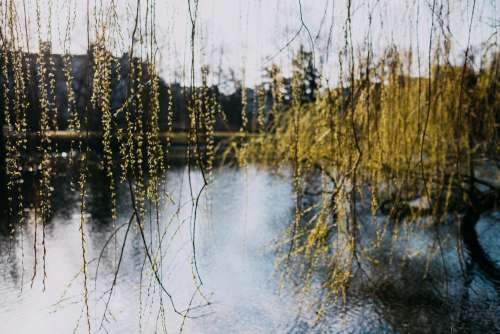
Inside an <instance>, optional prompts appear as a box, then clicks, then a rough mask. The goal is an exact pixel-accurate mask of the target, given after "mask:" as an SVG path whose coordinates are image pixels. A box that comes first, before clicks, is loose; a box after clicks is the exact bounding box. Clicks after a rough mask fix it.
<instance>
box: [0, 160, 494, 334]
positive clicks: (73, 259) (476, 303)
mask: <svg viewBox="0 0 500 334" xmlns="http://www.w3.org/2000/svg"><path fill="white" fill-rule="evenodd" d="M57 161H58V162H57V165H56V174H55V175H56V176H55V180H54V187H55V189H56V191H55V192H54V202H53V209H54V217H53V218H52V221H51V222H50V223H49V224H47V226H46V236H45V249H46V259H45V269H46V278H45V283H44V279H43V265H44V264H43V262H44V260H43V252H44V251H43V249H44V246H43V244H42V237H41V235H42V229H41V227H40V223H39V222H38V229H37V231H36V234H37V237H36V245H35V222H34V220H35V214H34V211H33V210H27V212H26V215H27V221H26V223H25V225H24V226H23V227H22V228H19V229H17V230H16V232H15V233H14V235H13V236H7V235H6V236H3V237H2V238H1V240H0V297H1V299H0V332H1V333H20V334H23V333H72V332H75V333H86V332H87V324H86V323H87V320H86V315H85V314H86V313H85V306H84V303H83V300H84V288H83V273H82V246H81V235H80V231H79V225H80V202H79V195H78V192H77V191H76V190H75V189H73V188H72V186H71V180H72V178H74V174H75V172H74V170H72V168H71V167H70V165H69V163H68V160H67V157H60V158H58V160H57ZM92 166H93V167H92V168H91V171H92V169H93V168H95V169H96V170H98V167H99V164H98V163H97V161H94V162H93V165H92ZM26 175H27V176H26V181H25V184H26V185H28V184H29V182H30V181H29V175H30V174H29V173H27V174H26ZM165 184H166V189H167V190H168V193H169V197H168V198H167V199H166V200H165V201H163V202H162V204H161V206H160V210H159V211H160V212H159V220H158V221H157V220H156V216H155V214H154V212H153V211H152V210H149V207H146V215H145V220H144V232H145V233H144V234H145V238H146V240H147V243H148V245H150V248H151V249H154V250H155V251H154V253H153V255H154V256H153V257H154V261H155V263H158V264H157V266H158V268H159V269H158V273H159V277H158V278H159V279H160V280H161V282H162V284H163V286H164V287H165V289H166V290H167V291H168V293H169V294H170V295H171V297H172V301H173V303H174V304H175V307H176V309H177V310H180V311H182V310H185V309H188V308H191V311H190V312H189V315H190V317H191V318H187V319H184V318H183V317H182V316H179V315H178V314H176V313H175V312H174V311H173V307H172V304H171V301H170V299H169V297H168V295H167V294H166V293H165V292H163V291H162V290H161V289H160V287H159V285H158V284H157V282H156V279H157V278H156V276H155V275H154V274H153V272H152V270H151V264H150V262H149V261H148V259H147V257H146V256H145V251H144V247H143V245H144V244H143V240H142V237H141V233H140V230H139V228H137V227H136V226H135V225H134V226H132V227H131V228H130V231H129V234H128V237H127V242H126V243H125V247H124V249H123V260H122V262H121V265H120V271H119V274H118V275H117V279H116V286H115V287H114V288H113V291H112V297H111V299H110V301H109V305H108V308H107V312H106V317H105V318H103V315H104V310H105V309H106V303H107V301H108V296H109V293H110V288H111V286H112V282H113V280H114V277H115V270H116V267H117V263H118V259H119V255H120V251H121V246H122V243H123V240H124V237H125V234H126V230H127V226H128V221H129V219H130V217H131V215H132V211H131V207H130V198H129V194H128V189H127V186H126V185H124V184H122V185H120V186H119V187H118V218H117V220H116V221H115V222H113V221H112V220H111V219H110V217H109V207H110V203H109V196H108V195H109V193H108V190H107V188H106V186H105V185H104V182H102V178H101V177H100V176H99V173H97V175H96V176H91V177H89V181H88V191H89V193H88V206H87V210H86V212H85V218H86V224H85V233H86V256H87V260H88V262H89V263H88V266H87V277H88V293H89V296H88V304H89V311H90V321H91V328H92V332H94V333H106V332H109V333H140V332H142V333H155V332H169V333H177V332H180V331H182V332H183V333H290V334H292V333H293V334H295V333H297V334H298V333H422V332H424V333H425V332H428V333H438V332H443V333H455V332H457V333H458V332H481V333H486V332H491V333H494V332H500V321H499V319H500V298H499V293H498V291H497V290H495V286H494V284H492V283H491V282H489V281H488V280H487V279H486V278H485V277H483V276H482V275H481V273H480V272H479V271H478V270H476V269H475V268H474V266H471V267H470V268H468V270H469V272H470V277H471V278H470V279H469V280H468V281H467V282H466V283H464V280H463V278H462V273H461V271H460V267H459V262H458V257H457V255H456V251H455V245H456V238H455V230H456V229H455V228H454V227H453V225H452V224H449V225H445V226H443V227H442V228H441V233H442V235H445V236H446V237H444V241H443V248H444V251H443V257H444V258H445V259H446V265H445V270H443V268H442V266H441V264H442V262H441V260H442V258H441V256H439V255H438V256H433V257H432V259H431V260H429V263H428V264H425V263H426V262H425V259H427V258H428V256H426V254H427V252H426V250H427V249H428V248H427V245H430V244H433V238H434V237H435V235H434V234H433V232H431V231H432V230H431V229H429V228H427V227H426V222H425V221H422V223H421V224H422V226H407V227H405V226H403V227H402V228H401V232H399V233H400V237H398V238H397V239H395V240H392V238H389V239H391V240H392V241H390V242H389V241H388V244H387V246H384V247H382V248H381V250H380V252H382V256H381V258H389V256H388V255H387V256H384V254H385V253H384V252H387V254H391V256H392V258H393V259H392V260H390V259H388V260H387V261H385V262H384V261H382V262H381V264H380V268H378V269H377V270H375V271H372V272H371V274H373V276H371V277H370V279H366V278H361V277H360V278H359V280H358V283H357V284H354V285H353V289H352V294H351V295H350V296H349V298H348V299H347V301H346V302H345V303H343V302H340V301H336V300H331V301H324V300H323V302H322V303H321V304H320V303H319V300H321V296H322V295H323V294H324V291H323V287H322V286H321V284H320V281H321V280H320V277H321V274H322V273H318V279H317V280H313V283H312V287H311V289H310V291H309V292H308V293H304V292H303V291H302V290H301V289H297V286H296V284H294V283H293V282H290V281H289V280H287V279H282V268H281V267H280V266H278V265H276V259H277V257H278V256H280V251H279V249H281V248H280V247H278V245H281V244H282V243H283V242H284V235H285V231H286V229H287V227H288V226H289V224H290V223H291V222H293V215H294V195H293V191H292V182H291V180H290V178H289V177H288V176H287V172H286V171H284V172H282V173H280V174H278V173H276V172H272V171H268V170H265V169H260V168H257V167H256V166H252V165H250V166H248V167H247V168H244V169H238V168H231V167H221V168H218V169H217V170H216V171H215V172H214V177H213V183H212V184H211V185H210V186H209V187H208V188H207V189H206V190H205V191H204V192H203V194H202V196H201V199H200V201H199V205H198V210H197V211H196V220H194V212H195V210H194V208H193V204H195V203H194V202H193V199H192V193H193V194H194V196H196V194H197V193H198V191H199V190H200V188H201V184H202V178H201V173H199V171H197V170H195V169H193V170H191V171H189V170H188V168H187V167H186V166H182V165H180V166H174V167H172V168H171V169H170V170H169V172H168V173H167V175H166V181H165ZM27 189H28V190H27V192H28V194H27V195H26V196H28V195H29V187H28V186H27ZM380 219H381V220H383V219H384V217H380ZM498 219H499V214H498V212H497V213H492V214H490V215H488V216H485V217H483V218H482V220H481V222H480V223H479V224H478V226H477V229H478V233H479V234H480V236H481V241H482V242H483V245H484V246H485V248H486V249H488V250H489V251H490V252H491V253H490V256H491V257H492V258H494V259H496V260H497V263H499V260H500V249H499V246H498V243H497V240H499V237H500V227H499V224H498V223H497V221H498ZM366 226H367V227H366V229H365V230H364V232H363V233H366V234H370V233H372V232H373V231H372V230H370V227H369V224H367V225H366ZM116 228H118V230H117V232H116V234H113V233H114V231H115V229H116ZM408 231H411V232H412V237H411V238H410V237H407V236H408V235H409V234H408V233H407V232H408ZM113 235H115V236H116V239H114V238H113ZM193 239H194V242H193ZM160 243H161V249H160V251H157V250H158V245H159V244H160ZM193 244H194V246H195V251H196V257H194V256H193ZM34 245H35V247H36V257H35V248H34ZM103 249H104V250H103ZM403 249H404V251H403ZM432 249H434V251H435V248H432ZM432 249H431V251H432ZM281 255H282V254H281ZM195 259H196V260H195ZM401 259H403V262H397V261H401ZM35 263H36V274H35V275H34V267H35ZM396 263H399V264H398V265H396ZM401 263H403V264H401ZM98 266H99V267H98ZM426 266H429V268H430V269H429V275H427V276H426V277H425V279H424V278H423V276H420V273H421V272H422V270H423V269H421V267H426ZM440 266H441V267H440ZM97 267H98V271H97ZM368 283H369V284H368ZM44 284H45V286H44ZM367 287H370V288H367ZM319 305H321V308H320V306H319ZM319 310H321V312H319ZM319 313H321V315H322V316H321V317H318V314H319Z"/></svg>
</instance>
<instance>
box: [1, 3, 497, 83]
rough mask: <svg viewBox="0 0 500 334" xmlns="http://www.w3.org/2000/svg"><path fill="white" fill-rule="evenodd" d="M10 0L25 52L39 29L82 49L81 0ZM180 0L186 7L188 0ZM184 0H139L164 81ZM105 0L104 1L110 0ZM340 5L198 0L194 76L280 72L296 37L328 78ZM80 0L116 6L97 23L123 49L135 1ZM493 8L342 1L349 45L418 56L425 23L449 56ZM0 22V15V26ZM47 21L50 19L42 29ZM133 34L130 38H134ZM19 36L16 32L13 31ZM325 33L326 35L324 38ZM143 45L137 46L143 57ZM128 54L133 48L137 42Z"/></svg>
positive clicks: (181, 38)
mask: <svg viewBox="0 0 500 334" xmlns="http://www.w3.org/2000/svg"><path fill="white" fill-rule="evenodd" d="M9 1H10V0H1V3H2V8H3V13H4V14H2V18H5V13H6V12H7V11H6V6H7V2H9ZM12 1H13V2H14V3H15V8H16V11H17V15H18V21H19V23H18V30H19V31H23V30H24V8H25V7H23V5H25V6H26V12H27V15H26V18H27V20H26V22H27V26H28V27H27V28H28V35H29V45H30V48H31V49H32V50H36V48H37V45H38V36H41V38H42V40H51V42H52V47H53V51H54V52H56V53H62V52H63V51H64V50H65V49H67V50H69V51H70V52H71V53H75V54H78V53H85V51H86V49H87V1H85V0H51V1H49V0H12ZM190 1H191V5H192V8H194V6H195V0H190ZM188 2H189V1H188V0H161V1H160V0H142V1H141V2H140V8H141V15H140V17H141V20H140V22H139V24H138V30H137V31H138V32H139V33H140V32H141V31H142V33H144V27H145V26H146V23H147V22H146V7H147V6H148V5H153V6H154V7H155V13H154V14H155V15H154V17H155V22H156V29H155V30H156V40H157V44H158V52H157V57H158V69H159V71H160V75H161V76H162V77H163V78H164V79H166V80H167V81H171V80H178V81H182V82H184V83H186V82H188V81H189V73H190V64H191V47H190V42H191V39H190V33H191V21H190V17H189V8H188ZM112 3H114V6H113V7H110V5H111V4H112ZM347 3H348V0H199V2H198V6H199V7H198V11H197V13H198V19H197V24H196V34H195V41H196V42H195V64H197V66H196V68H197V72H196V75H195V76H196V78H197V81H199V78H200V74H199V71H198V70H199V68H200V67H201V65H208V66H209V67H210V68H211V72H210V73H211V75H210V81H211V82H212V83H223V81H224V80H225V79H227V78H228V77H230V76H231V75H233V76H235V77H237V78H244V80H245V82H246V83H247V84H248V85H252V84H253V83H256V82H259V80H260V79H261V78H262V74H263V70H262V69H263V68H264V67H265V66H268V65H270V64H271V63H273V62H274V63H277V64H279V65H280V66H282V68H283V69H284V70H285V72H286V71H287V69H289V68H290V60H291V57H292V55H293V53H294V52H295V51H296V50H297V49H298V47H299V46H300V45H304V47H305V48H306V50H309V51H314V54H315V59H316V65H317V66H320V65H322V73H323V74H324V75H325V77H338V73H339V61H338V57H339V56H338V54H339V51H341V50H342V49H343V48H344V47H345V37H344V36H345V31H346V27H347V15H346V14H347ZM433 3H435V9H436V10H435V12H438V11H439V9H441V10H442V13H443V15H441V16H439V15H431V13H432V11H431V8H432V6H433ZM37 4H38V7H39V8H40V21H41V26H42V29H41V33H40V34H38V32H37V10H36V9H37ZM88 5H89V10H90V12H91V13H98V14H99V15H110V14H112V13H113V10H111V9H110V8H113V9H114V11H116V20H112V21H111V20H107V21H106V22H107V24H106V27H107V28H108V31H109V32H110V34H109V35H110V36H111V37H112V38H110V39H109V43H108V44H109V47H110V48H112V49H114V50H115V51H114V52H115V53H116V54H120V53H122V52H125V51H127V50H128V49H129V47H130V44H131V42H130V41H131V40H132V39H131V35H132V31H133V28H134V22H135V21H134V18H135V11H136V6H137V0H89V2H88ZM193 11H194V10H193ZM499 11H500V4H497V1H496V0H352V3H351V27H352V29H351V30H352V40H353V45H354V49H355V51H356V52H358V51H359V50H363V46H365V45H366V40H367V36H368V32H369V33H370V35H369V36H370V37H371V41H372V45H373V50H374V55H375V56H377V54H380V53H381V51H382V50H383V49H384V48H386V47H387V46H389V45H391V44H392V45H397V46H398V47H399V48H400V49H402V50H404V49H408V48H409V47H412V49H413V50H414V54H417V53H416V49H417V47H418V50H419V54H420V55H421V57H422V61H423V62H424V61H425V59H426V58H427V57H426V55H427V53H428V47H429V37H430V35H431V34H430V31H431V26H433V27H434V33H433V35H432V36H433V43H434V45H435V43H437V41H438V39H439V36H442V33H441V32H442V29H441V26H443V27H444V28H445V29H448V27H449V34H450V35H451V41H452V46H453V50H454V53H453V55H452V56H453V60H454V61H457V62H459V61H460V60H461V59H462V58H463V51H464V50H465V49H466V47H467V45H468V43H470V45H471V47H473V48H474V50H477V49H480V46H481V44H482V43H484V42H485V41H486V40H487V39H488V38H490V40H492V39H493V40H495V41H497V40H498V28H499V24H500V15H499V14H500V13H499ZM301 13H302V16H301ZM472 15H473V16H472ZM148 16H149V18H148V22H151V14H148ZM444 17H449V19H448V20H447V22H449V23H448V25H446V24H444V25H440V24H439V22H440V18H441V20H442V18H444ZM68 18H70V20H69V21H68ZM302 21H303V23H304V26H303V28H302V29H301V31H300V33H299V34H298V35H297V36H296V38H293V36H295V35H296V34H297V31H298V30H299V29H300V28H301V26H302ZM432 21H434V25H433V24H432ZM5 22H6V20H5V19H3V22H2V26H3V27H4V31H5V30H6V29H5V24H6V23H5ZM48 22H51V25H50V30H51V32H50V33H49V24H48ZM68 22H69V24H68ZM90 26H91V29H92V30H95V27H96V26H102V25H101V24H99V23H96V20H95V15H94V14H91V20H90ZM68 27H69V29H67V28H68ZM330 27H331V28H332V30H331V34H330ZM469 27H470V39H469ZM306 28H307V29H306ZM66 31H68V32H69V36H70V38H69V39H67V40H69V41H70V43H68V42H66V43H65V42H64V41H65V38H64V36H65V33H66ZM138 32H136V35H135V36H138V34H139V33H138ZM308 32H309V33H308ZM309 34H310V36H309ZM20 36H21V37H20V38H21V39H20V40H22V39H23V36H24V35H23V33H20ZM329 36H330V37H331V38H330V42H329V43H328V40H329V38H328V37H329ZM91 39H92V36H91ZM311 40H312V42H311ZM22 44H23V45H24V44H25V43H22ZM136 45H137V44H136ZM327 46H328V47H327ZM145 49H146V48H143V52H142V55H143V56H145V51H144V50H145ZM365 49H366V48H365ZM136 54H141V52H140V51H139V50H138V51H136ZM221 69H222V70H221ZM231 73H232V74H231Z"/></svg>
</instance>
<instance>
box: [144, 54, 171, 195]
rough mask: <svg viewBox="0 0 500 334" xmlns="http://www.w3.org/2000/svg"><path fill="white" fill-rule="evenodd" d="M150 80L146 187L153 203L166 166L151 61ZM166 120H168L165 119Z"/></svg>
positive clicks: (156, 88) (158, 105)
mask: <svg viewBox="0 0 500 334" xmlns="http://www.w3.org/2000/svg"><path fill="white" fill-rule="evenodd" d="M148 72H149V76H150V78H151V79H150V80H151V89H150V90H149V101H150V109H149V122H148V130H147V158H148V159H147V161H148V177H149V179H148V189H147V195H148V198H149V199H151V200H152V201H153V202H154V203H157V202H158V201H159V194H160V183H161V178H162V177H163V175H164V173H165V171H166V168H165V161H164V157H163V149H162V144H161V138H160V123H159V117H160V96H159V89H160V87H159V78H158V75H157V74H156V70H155V68H154V64H153V63H149V64H148ZM167 122H168V121H167Z"/></svg>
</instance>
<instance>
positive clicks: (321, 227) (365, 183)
mask: <svg viewBox="0 0 500 334" xmlns="http://www.w3.org/2000/svg"><path fill="white" fill-rule="evenodd" d="M487 56H488V57H486V56H485V60H484V62H483V65H482V66H483V67H482V68H481V69H479V70H475V71H474V70H472V69H471V68H470V65H469V64H466V65H463V66H451V65H449V64H446V63H445V64H439V59H438V58H437V57H436V60H435V61H434V63H433V66H432V67H431V73H430V77H429V76H426V77H414V76H411V75H410V73H409V68H410V64H409V62H410V59H411V57H402V56H401V54H400V53H399V52H397V51H396V50H394V49H391V50H388V51H387V52H386V53H385V54H384V55H383V56H382V57H381V59H380V60H379V61H378V62H376V63H375V62H374V63H373V64H368V67H367V66H366V61H364V64H363V60H362V61H360V64H359V67H358V68H356V69H355V70H354V71H353V73H354V77H352V76H350V77H349V78H347V82H348V84H346V87H338V88H324V89H322V90H321V92H320V93H319V94H318V96H317V97H316V99H315V100H314V101H311V102H300V101H299V100H298V98H297V97H298V96H300V95H301V94H302V93H303V92H301V91H300V88H298V85H297V82H300V81H301V80H303V78H302V77H300V73H301V72H300V71H299V69H297V68H296V70H295V71H294V75H293V78H292V101H291V103H290V104H287V105H283V101H282V100H280V99H279V98H277V96H276V95H275V94H276V93H273V97H274V101H275V103H274V105H273V107H272V108H271V109H272V110H274V115H273V116H274V117H273V123H272V127H271V130H269V131H268V132H266V133H263V134H261V135H259V136H255V137H252V138H250V139H249V142H248V143H247V144H246V145H245V147H244V149H243V150H242V151H240V152H239V154H240V155H242V154H244V156H245V159H249V160H251V161H254V162H257V163H259V164H261V165H266V166H272V167H274V168H282V167H285V168H288V167H289V166H291V167H292V169H293V173H292V174H293V179H294V180H293V184H294V189H295V192H296V196H297V198H298V199H300V198H301V197H303V196H304V192H305V189H306V188H307V185H308V181H309V180H310V179H311V176H312V179H313V180H314V175H320V176H321V177H322V178H323V180H324V179H326V180H327V186H325V185H323V186H322V187H321V188H322V194H323V195H322V196H321V197H320V198H322V199H320V200H319V201H315V202H314V203H315V204H313V205H315V206H317V207H316V208H301V203H297V210H296V218H295V222H292V223H291V225H294V227H293V228H291V232H290V236H289V237H290V240H291V243H292V246H291V247H290V249H285V253H287V256H286V257H287V258H288V260H286V261H285V265H288V266H289V267H292V268H293V269H295V270H292V272H294V273H295V274H296V273H300V274H301V275H303V277H305V278H306V281H307V278H310V271H311V270H312V268H315V267H316V266H318V265H322V266H324V265H327V266H328V267H329V268H330V270H329V271H328V272H329V275H330V276H329V278H328V279H327V280H325V285H326V286H328V287H329V288H331V290H332V291H335V292H339V291H340V292H344V291H345V290H344V288H345V287H346V286H347V285H348V282H349V279H350V277H351V276H352V269H353V261H356V260H357V257H358V256H360V254H361V255H363V254H365V255H366V257H368V255H367V253H366V252H365V251H366V250H365V249H362V248H360V245H358V242H359V238H358V230H359V223H358V220H359V217H360V216H361V215H362V214H365V215H366V213H364V212H363V211H362V210H363V209H360V208H359V207H358V206H357V204H359V202H361V201H363V199H365V198H366V197H369V202H368V203H369V207H370V208H371V209H368V210H367V211H368V215H370V211H371V215H372V219H373V221H376V215H377V214H378V212H379V211H380V209H381V208H382V205H383V204H386V203H388V202H389V203H391V204H392V206H391V207H390V209H389V214H390V215H391V216H392V217H394V218H403V217H404V218H405V219H406V221H410V222H411V221H413V220H415V219H416V218H417V217H418V216H419V215H422V214H430V215H432V216H433V217H434V220H435V221H436V222H439V221H441V220H442V219H441V217H443V216H444V215H445V214H446V213H447V212H449V211H451V210H453V207H452V204H453V205H456V202H457V201H462V200H464V196H467V190H468V189H466V188H467V185H466V184H465V183H464V181H465V180H467V178H469V177H470V176H471V173H473V170H474V163H475V161H477V160H479V159H484V158H488V157H493V158H495V157H496V156H498V142H497V140H496V136H497V132H498V123H497V121H498V110H499V105H498V103H499V102H498V92H497V91H498V89H496V88H495V87H497V85H498V83H499V79H500V77H499V72H498V65H499V64H498V62H499V58H500V57H499V54H498V53H494V54H489V55H487ZM403 58H405V60H403ZM274 72H275V73H276V72H277V69H276V68H274ZM342 81H344V82H345V81H346V80H345V79H344V80H341V81H340V82H341V83H342ZM272 89H273V92H275V91H276V90H277V89H276V87H273V88H272ZM276 110H281V112H277V111H276ZM323 184H324V182H323ZM457 190H458V191H457ZM416 198H420V199H421V201H422V202H423V203H424V205H423V207H422V208H416V209H412V208H410V207H409V206H408V202H409V201H410V200H412V199H416ZM427 204H431V205H427ZM309 209H313V210H315V212H318V213H317V214H315V215H313V216H312V218H311V219H303V218H304V217H306V216H308V217H310V216H311V215H307V213H306V211H307V210H309ZM405 210H406V211H405ZM365 211H366V210H365ZM298 220H299V221H301V222H297V221H298ZM303 220H305V221H303ZM333 235H334V236H335V239H336V241H333V242H332V240H333V239H332V238H331V236H333ZM377 235H378V236H377V237H376V238H377V239H380V238H381V234H377ZM379 241H380V240H374V242H373V243H372V244H373V245H378V244H379ZM290 257H292V258H294V257H295V258H296V259H301V260H304V259H305V261H301V260H298V261H295V262H293V261H290ZM318 259H320V260H318ZM372 260H373V262H374V263H375V262H376V259H372ZM305 286H306V287H307V286H308V284H307V283H306V284H305Z"/></svg>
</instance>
